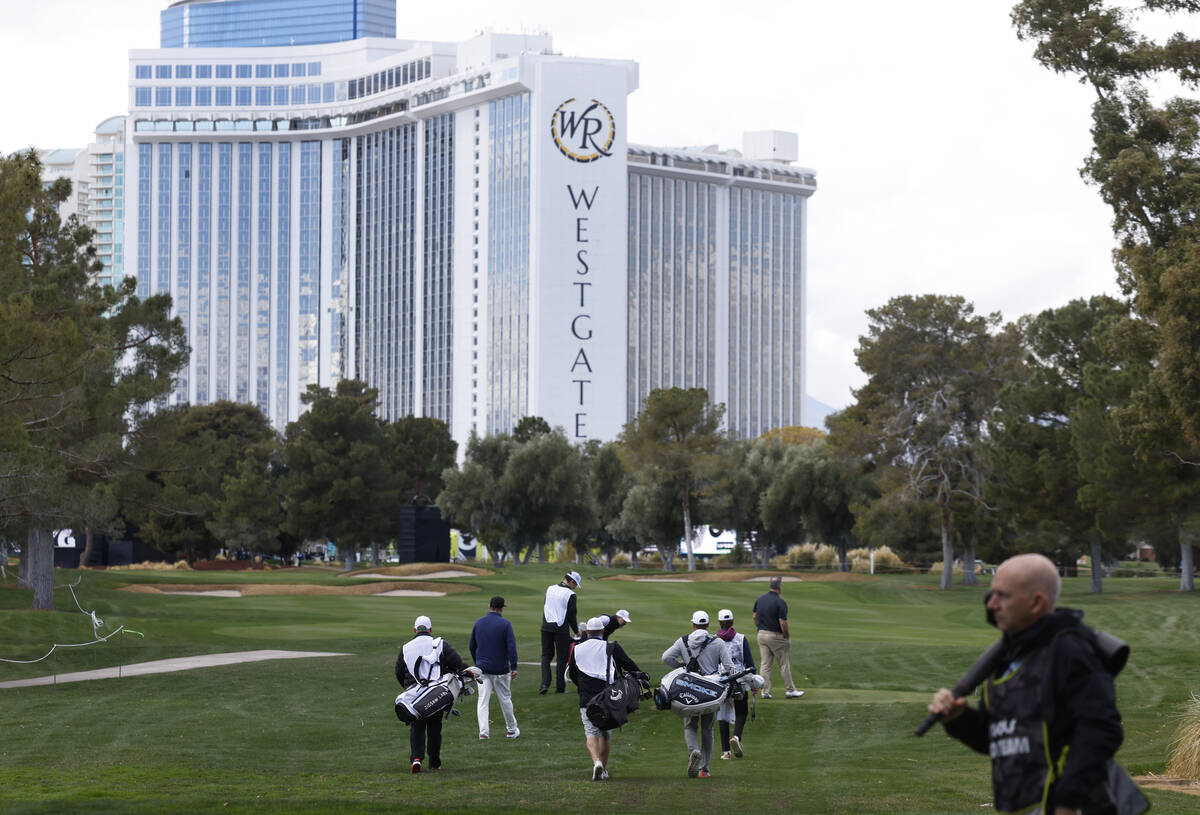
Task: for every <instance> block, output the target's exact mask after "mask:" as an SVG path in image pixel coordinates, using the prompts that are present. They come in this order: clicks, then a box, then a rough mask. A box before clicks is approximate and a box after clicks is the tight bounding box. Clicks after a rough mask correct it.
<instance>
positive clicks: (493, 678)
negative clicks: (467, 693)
mask: <svg viewBox="0 0 1200 815" xmlns="http://www.w3.org/2000/svg"><path fill="white" fill-rule="evenodd" d="M511 681H512V680H511V678H510V677H509V675H508V674H484V675H483V676H482V677H480V679H479V701H478V702H476V703H475V714H476V715H477V716H478V718H479V735H481V736H487V735H489V733H488V703H489V702H490V701H491V699H492V691H495V692H496V698H497V699H499V700H500V712H501V713H503V714H504V724H505V726H506V727H507V728H508V731H509V732H510V733H511V732H512V731H514V730H516V729H517V716H516V714H515V713H513V703H512V687H511V686H510V684H509V683H510V682H511Z"/></svg>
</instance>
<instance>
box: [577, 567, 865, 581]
mask: <svg viewBox="0 0 1200 815" xmlns="http://www.w3.org/2000/svg"><path fill="white" fill-rule="evenodd" d="M771 577H782V578H783V579H784V580H787V581H791V580H799V581H802V582H804V583H861V582H864V581H868V580H878V579H879V578H877V577H874V576H872V575H869V574H860V573H858V572H801V573H799V574H797V573H795V572H784V573H781V572H764V571H751V570H749V569H748V570H746V571H739V570H735V569H721V570H716V571H711V572H710V571H702V572H678V573H676V574H664V573H662V572H660V573H658V574H657V575H653V574H646V575H638V574H614V575H612V576H611V577H601V578H599V579H600V580H635V581H642V582H645V581H647V580H652V581H656V582H663V583H667V582H672V581H675V582H691V583H732V582H740V581H746V580H766V579H768V578H771Z"/></svg>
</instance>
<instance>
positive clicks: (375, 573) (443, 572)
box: [341, 563, 495, 580]
mask: <svg viewBox="0 0 1200 815" xmlns="http://www.w3.org/2000/svg"><path fill="white" fill-rule="evenodd" d="M492 574H495V572H493V571H491V570H490V569H483V568H480V567H479V566H467V565H466V564H464V563H454V564H450V563H403V564H400V565H398V566H377V567H374V568H371V567H367V568H365V569H362V570H360V571H354V572H342V574H341V576H342V577H390V578H392V579H393V580H394V579H396V578H410V577H417V578H421V577H428V578H440V577H487V576H489V575H492Z"/></svg>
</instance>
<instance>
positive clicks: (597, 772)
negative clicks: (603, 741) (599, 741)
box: [592, 761, 604, 781]
mask: <svg viewBox="0 0 1200 815" xmlns="http://www.w3.org/2000/svg"><path fill="white" fill-rule="evenodd" d="M603 777H604V765H603V764H601V763H600V762H599V761H597V762H596V765H595V766H594V767H592V780H593V781H599V780H601V779H602V778H603Z"/></svg>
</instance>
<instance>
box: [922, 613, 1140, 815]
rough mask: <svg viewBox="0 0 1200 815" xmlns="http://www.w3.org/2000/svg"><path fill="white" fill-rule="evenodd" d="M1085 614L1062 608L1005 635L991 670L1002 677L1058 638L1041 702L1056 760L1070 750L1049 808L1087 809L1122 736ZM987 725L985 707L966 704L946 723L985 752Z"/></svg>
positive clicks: (961, 738)
mask: <svg viewBox="0 0 1200 815" xmlns="http://www.w3.org/2000/svg"><path fill="white" fill-rule="evenodd" d="M1082 617H1083V613H1082V612H1079V611H1074V610H1072V609H1066V608H1060V609H1058V610H1057V611H1055V612H1054V613H1053V614H1051V615H1049V616H1047V617H1043V618H1042V619H1041V620H1038V621H1037V622H1036V623H1034V624H1033V625H1031V626H1030V627H1029V628H1026V629H1025V630H1024V631H1019V632H1017V633H1016V634H1005V635H1004V645H1003V650H1002V653H1001V654H1000V656H999V658H998V659H997V660H996V663H995V665H996V667H995V669H994V670H993V672H992V676H993V677H995V678H996V679H999V678H1000V677H1001V676H1003V675H1004V674H1005V673H1007V672H1008V669H1009V666H1010V665H1011V664H1012V663H1013V662H1014V661H1016V660H1021V659H1023V658H1025V657H1026V656H1028V655H1029V654H1031V653H1033V652H1034V651H1035V650H1037V649H1039V648H1045V647H1047V646H1049V645H1050V643H1051V641H1053V642H1054V645H1053V650H1052V652H1051V663H1050V665H1051V668H1050V676H1051V677H1052V679H1051V680H1050V684H1051V687H1045V688H1041V689H1040V696H1041V699H1040V703H1041V705H1042V711H1043V715H1048V728H1049V734H1050V752H1051V755H1052V756H1054V757H1055V758H1057V757H1058V756H1059V755H1061V753H1062V749H1063V747H1064V746H1065V745H1070V750H1069V752H1068V753H1067V761H1066V765H1065V766H1064V767H1063V772H1062V776H1061V777H1060V778H1059V780H1058V781H1057V782H1056V783H1055V784H1054V787H1053V790H1052V792H1051V799H1050V802H1051V806H1053V805H1057V806H1067V807H1084V806H1085V804H1086V803H1087V802H1088V800H1089V799H1090V798H1091V794H1092V791H1093V790H1094V789H1096V788H1097V787H1099V786H1100V785H1101V784H1102V783H1103V780H1104V777H1105V772H1106V765H1107V763H1108V760H1109V759H1111V758H1112V757H1113V755H1114V754H1115V753H1116V752H1117V749H1118V748H1119V747H1120V746H1121V742H1122V740H1123V739H1124V731H1123V729H1122V727H1121V714H1120V713H1119V712H1118V711H1117V701H1116V692H1115V690H1114V688H1113V678H1112V675H1111V674H1110V673H1109V672H1108V670H1107V669H1106V668H1105V667H1104V666H1103V665H1102V664H1101V662H1100V659H1099V657H1098V656H1097V655H1096V653H1095V650H1094V649H1093V647H1092V645H1091V641H1090V639H1089V637H1088V636H1087V634H1086V632H1087V631H1088V629H1087V628H1086V627H1085V626H1083V625H1082V623H1081V619H1082ZM1060 634H1062V636H1058V635H1060ZM1056 637H1057V638H1056ZM989 724H990V721H989V718H988V714H987V711H980V710H977V709H975V708H966V709H965V710H964V711H963V713H962V715H961V716H959V717H958V718H957V719H955V720H954V721H951V722H948V723H947V724H946V725H945V727H946V732H947V733H949V734H950V735H951V736H953V737H954V738H956V739H958V740H959V741H961V742H963V743H964V744H966V745H967V746H968V747H970V748H971V749H972V750H975V751H976V752H979V753H983V754H984V755H987V754H988V744H989V739H988V725H989Z"/></svg>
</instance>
